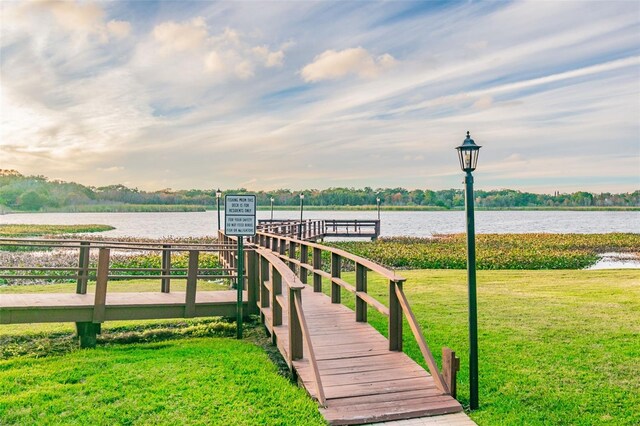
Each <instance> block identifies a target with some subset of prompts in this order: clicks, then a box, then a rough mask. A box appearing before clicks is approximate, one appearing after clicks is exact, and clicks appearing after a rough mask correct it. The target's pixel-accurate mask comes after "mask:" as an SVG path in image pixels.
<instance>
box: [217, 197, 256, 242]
mask: <svg viewBox="0 0 640 426" xmlns="http://www.w3.org/2000/svg"><path fill="white" fill-rule="evenodd" d="M224 219H225V220H224V221H225V224H224V232H225V234H227V235H230V236H236V237H239V236H253V235H256V196H255V195H226V196H225V197H224Z"/></svg>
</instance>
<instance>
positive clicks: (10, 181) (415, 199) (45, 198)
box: [0, 169, 640, 212]
mask: <svg viewBox="0 0 640 426" xmlns="http://www.w3.org/2000/svg"><path fill="white" fill-rule="evenodd" d="M215 191H216V190H215V189H209V190H200V189H190V190H180V191H176V190H172V189H163V190H160V191H152V192H148V191H142V190H139V189H137V188H127V187H126V186H124V185H109V186H102V187H90V186H84V185H81V184H78V183H74V182H63V181H59V180H49V179H47V178H46V177H44V176H23V175H22V174H20V173H18V172H17V171H15V170H2V169H0V212H2V211H10V210H20V211H43V210H76V211H81V210H83V209H81V208H77V207H78V206H96V207H97V206H109V205H110V206H114V207H115V206H118V205H148V206H153V205H175V206H178V205H180V206H204V207H213V206H215V203H216V198H215ZM245 192H248V191H246V190H245V189H242V188H240V189H227V190H226V191H224V192H223V197H224V193H230V194H231V193H232V194H238V193H245ZM255 194H256V195H257V200H258V205H263V206H268V205H270V199H271V197H273V198H274V205H275V206H298V205H299V204H300V198H299V195H300V191H290V190H288V189H279V190H276V191H271V192H263V191H259V192H257V193H255ZM304 194H305V198H304V203H305V205H306V206H371V205H375V204H376V198H377V197H380V199H381V200H382V204H383V205H384V206H409V207H411V206H424V207H438V208H444V209H450V208H458V207H463V206H464V192H463V191H462V190H461V189H445V190H440V191H432V190H428V189H426V190H422V189H414V190H407V189H404V188H377V189H373V188H369V187H367V188H364V189H355V188H329V189H323V190H316V189H311V190H306V191H304ZM475 196H476V203H477V206H478V207H483V208H502V209H503V208H512V207H513V208H516V207H517V208H522V207H551V208H552V207H638V206H640V191H634V192H632V193H622V194H611V193H606V192H605V193H601V194H592V193H589V192H584V191H579V192H574V193H571V194H562V193H559V192H556V193H555V194H554V195H548V194H533V193H529V192H520V191H515V190H511V189H503V190H496V191H481V190H478V191H476V193H475ZM84 210H86V209H84Z"/></svg>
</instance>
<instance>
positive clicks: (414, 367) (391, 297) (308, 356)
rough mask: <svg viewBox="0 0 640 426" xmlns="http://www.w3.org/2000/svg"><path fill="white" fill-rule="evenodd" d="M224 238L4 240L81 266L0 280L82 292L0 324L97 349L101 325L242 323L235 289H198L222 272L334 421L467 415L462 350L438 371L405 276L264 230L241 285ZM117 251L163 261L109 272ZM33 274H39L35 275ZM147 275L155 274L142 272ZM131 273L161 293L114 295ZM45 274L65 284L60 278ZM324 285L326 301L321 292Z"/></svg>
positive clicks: (249, 253)
mask: <svg viewBox="0 0 640 426" xmlns="http://www.w3.org/2000/svg"><path fill="white" fill-rule="evenodd" d="M289 231H291V229H290V230H289ZM271 232H273V231H272V230H271ZM309 235H311V234H309ZM219 238H220V240H221V243H220V244H218V245H216V246H215V247H211V246H201V245H180V246H177V247H176V246H175V245H167V244H163V245H162V246H160V247H156V246H133V245H127V246H124V245H117V244H116V243H113V242H110V243H108V244H109V245H107V244H106V243H95V244H96V245H93V244H94V243H89V242H85V241H80V242H73V243H69V242H55V243H51V242H43V241H37V242H20V241H15V240H14V241H9V242H7V243H6V244H7V245H33V244H36V245H38V246H46V245H49V246H54V247H61V248H64V249H67V250H68V249H76V250H78V267H77V268H60V267H54V266H51V267H23V266H16V265H8V266H4V265H0V270H5V271H7V272H6V273H5V274H3V275H0V278H1V277H5V279H7V278H13V279H15V278H16V277H22V278H20V279H31V277H39V278H40V279H42V277H43V275H41V274H42V273H51V274H53V273H57V274H59V273H60V272H65V273H67V274H68V275H65V278H66V279H77V288H76V294H73V293H58V294H37V293H31V294H2V295H0V324H15V323H38V322H75V323H76V326H77V330H78V335H79V337H80V344H81V346H85V347H91V346H95V344H96V334H97V333H99V332H100V324H102V323H103V322H105V321H111V320H137V319H155V318H192V317H202V316H226V317H235V316H236V312H237V311H236V308H237V295H238V293H237V291H236V290H229V291H198V290H197V283H198V280H199V279H209V278H212V276H210V275H206V274H207V273H210V272H216V273H218V274H219V275H214V276H213V277H214V278H215V277H221V276H224V277H228V278H231V279H233V280H235V281H236V282H237V283H238V284H239V285H242V287H243V288H244V289H245V291H242V292H240V293H241V295H242V298H243V300H244V301H245V302H244V303H242V304H241V306H242V309H243V312H244V316H247V315H249V314H253V313H259V314H260V315H261V318H262V320H263V322H264V324H265V326H266V328H267V330H268V331H269V333H270V335H271V337H272V339H273V342H274V343H275V344H276V345H277V347H278V348H279V350H280V352H281V353H282V355H283V356H284V359H285V360H286V361H287V363H288V365H289V366H290V368H291V369H292V371H293V372H294V373H295V374H296V375H297V377H298V379H299V382H300V384H301V385H302V386H304V388H305V389H306V390H307V391H308V392H309V394H310V395H311V396H312V397H314V398H315V399H317V401H318V403H319V405H320V411H321V413H322V415H323V416H324V418H325V419H326V420H327V421H328V422H329V423H330V424H335V425H342V424H365V423H372V422H381V421H393V420H401V419H411V418H417V417H424V416H437V415H442V414H450V413H460V412H462V407H461V405H460V403H458V401H456V399H455V397H454V396H455V372H456V371H457V368H458V366H457V364H458V362H459V360H458V359H457V358H456V357H455V353H453V352H452V351H451V350H448V349H445V350H444V351H443V358H442V359H443V366H442V372H441V371H440V369H439V367H438V366H437V364H436V362H435V359H434V357H433V355H432V354H431V351H430V349H429V347H428V345H427V342H426V339H425V338H424V336H423V334H422V331H421V329H420V326H419V323H418V321H417V320H416V318H415V315H414V314H413V312H412V310H411V307H410V305H409V301H408V300H407V297H406V295H405V294H404V290H403V284H404V282H405V279H404V278H403V277H402V276H400V275H398V274H396V273H395V272H394V271H390V270H388V269H386V268H384V267H382V266H380V265H378V264H375V263H373V262H371V261H369V260H367V259H364V258H361V257H358V256H355V255H353V254H351V253H348V252H345V251H343V250H339V249H336V248H331V247H327V246H324V245H320V244H317V243H314V242H311V241H306V240H304V239H297V238H295V237H291V236H289V235H278V234H273V233H267V232H259V233H258V235H257V236H256V238H254V239H253V243H252V244H248V245H247V250H246V251H245V256H246V258H245V265H246V271H247V273H246V275H245V276H244V277H242V279H239V278H240V277H237V275H234V274H233V272H234V271H233V269H234V268H235V266H236V264H237V261H238V259H237V252H236V251H235V249H234V244H235V240H234V239H233V238H230V237H227V236H225V235H224V233H220V235H219ZM111 249H114V250H125V249H126V250H134V251H139V250H141V249H143V250H155V251H157V252H160V253H161V255H162V265H161V266H160V268H146V269H145V268H140V269H139V270H138V269H135V268H130V269H126V268H115V267H113V266H112V264H111V258H110V250H111ZM90 250H97V251H98V259H97V264H96V266H95V267H91V268H90V267H89V254H90ZM176 251H178V252H188V267H187V268H172V266H171V253H172V252H176ZM207 251H208V252H216V253H217V254H218V256H219V258H220V259H221V261H222V263H223V267H222V268H214V269H211V268H203V267H202V266H201V265H200V264H199V253H200V252H207ZM328 259H330V263H328V262H327V261H328ZM172 271H174V272H185V273H186V274H185V275H182V278H183V279H185V278H186V291H184V292H175V291H170V281H171V280H173V279H177V278H178V277H177V276H174V275H171V272H172ZM346 271H349V272H351V271H352V272H351V273H353V275H354V276H355V277H354V281H355V283H354V284H350V283H349V282H347V281H346V280H345V279H343V277H342V273H343V272H346ZM9 272H12V273H13V274H11V273H9ZM32 272H36V273H38V275H30V274H31V273H32ZM140 272H142V273H145V274H148V275H146V276H139V275H135V273H140ZM93 273H95V281H96V286H95V292H94V293H88V292H87V282H88V280H89V278H90V277H92V276H91V274H93ZM369 273H375V274H378V275H379V276H381V277H382V278H384V279H385V280H387V282H388V284H389V286H388V294H387V295H386V296H385V297H387V298H388V299H387V301H388V303H387V305H385V304H383V303H381V302H380V301H379V300H378V299H376V298H374V297H373V296H372V295H370V294H369V293H367V281H368V278H367V277H368V274H369ZM122 274H126V275H124V276H123V275H122ZM129 274H134V275H131V277H133V278H141V277H144V278H148V279H155V280H160V281H161V286H160V288H159V290H160V291H157V292H143V293H142V292H136V293H119V292H113V291H107V289H108V282H109V281H110V280H111V279H123V278H124V279H129ZM154 274H155V275H154ZM45 277H48V276H45ZM48 278H50V279H60V275H51V276H50V277H48ZM327 285H329V288H326V286H327ZM325 289H326V290H328V292H329V293H330V296H328V295H325V294H324V292H323V290H325ZM345 291H346V292H349V293H351V294H353V295H354V297H355V302H356V303H355V312H354V310H351V309H349V308H347V307H346V306H344V305H342V303H341V301H342V296H341V295H342V292H345ZM368 309H374V310H376V311H378V312H379V313H380V314H382V315H384V316H386V317H388V320H389V321H388V330H387V332H388V338H386V337H384V336H383V335H382V334H380V333H379V332H378V331H377V330H376V329H374V328H373V327H372V326H371V325H369V324H368V322H367V311H368ZM403 318H404V320H406V322H407V323H408V325H409V327H410V328H411V332H412V333H413V336H414V338H415V339H416V342H417V344H418V347H419V348H420V351H421V353H422V355H423V357H424V360H425V363H426V365H427V367H428V371H427V370H425V369H424V368H422V367H421V366H420V365H419V364H417V363H416V362H415V361H413V360H412V359H411V358H409V357H408V356H407V355H405V354H404V353H403V352H402V344H403V342H402V340H403V332H402V328H403Z"/></svg>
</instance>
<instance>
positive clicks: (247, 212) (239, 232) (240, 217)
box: [224, 195, 256, 339]
mask: <svg viewBox="0 0 640 426" xmlns="http://www.w3.org/2000/svg"><path fill="white" fill-rule="evenodd" d="M224 221H225V226H224V232H225V234H226V235H228V236H231V237H238V273H237V276H238V281H237V284H236V287H237V290H238V299H237V301H238V302H237V307H236V326H237V333H236V336H237V338H238V339H242V317H243V312H242V291H243V290H244V237H245V236H254V235H256V196H255V195H225V197H224Z"/></svg>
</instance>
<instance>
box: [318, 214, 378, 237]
mask: <svg viewBox="0 0 640 426" xmlns="http://www.w3.org/2000/svg"><path fill="white" fill-rule="evenodd" d="M324 229H325V230H324V233H325V236H327V237H366V238H372V239H376V238H378V236H380V221H379V220H360V219H325V220H324Z"/></svg>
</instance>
